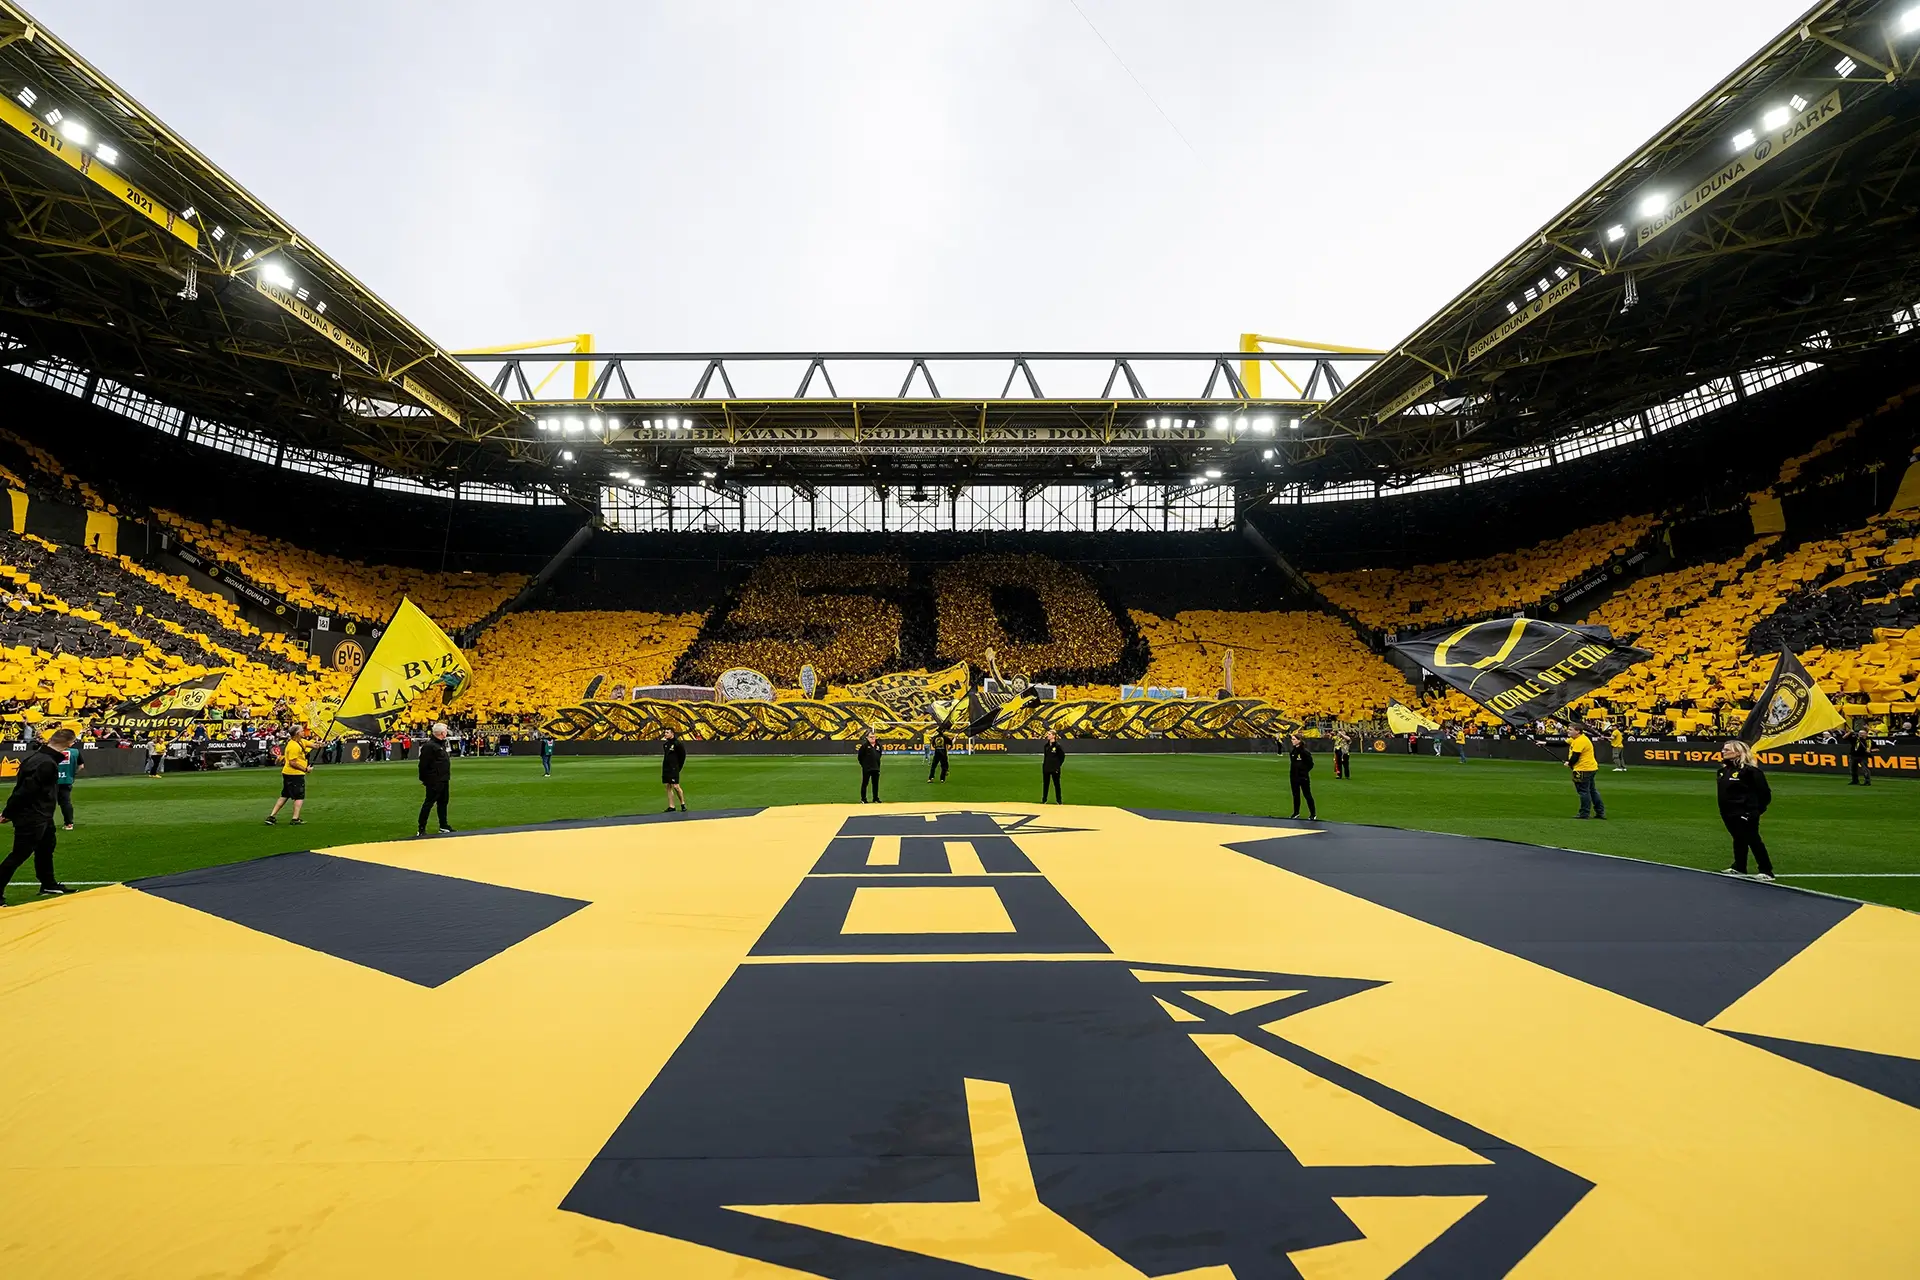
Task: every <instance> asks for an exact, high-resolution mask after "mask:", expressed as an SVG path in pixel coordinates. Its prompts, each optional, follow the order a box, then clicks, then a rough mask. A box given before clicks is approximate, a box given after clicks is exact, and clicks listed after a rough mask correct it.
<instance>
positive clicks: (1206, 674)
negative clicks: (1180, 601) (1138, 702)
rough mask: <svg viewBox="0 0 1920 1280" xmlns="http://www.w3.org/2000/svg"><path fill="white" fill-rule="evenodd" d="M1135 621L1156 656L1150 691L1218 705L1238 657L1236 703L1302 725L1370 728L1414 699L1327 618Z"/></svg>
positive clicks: (1185, 616) (1196, 616)
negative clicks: (1229, 657) (1247, 702)
mask: <svg viewBox="0 0 1920 1280" xmlns="http://www.w3.org/2000/svg"><path fill="white" fill-rule="evenodd" d="M1133 621H1134V625H1135V626H1137V627H1138V628H1139V630H1140V634H1141V636H1142V637H1143V638H1144V639H1145V640H1146V642H1147V644H1148V646H1149V648H1150V650H1151V652H1152V655H1153V658H1152V662H1151V664H1150V665H1149V666H1148V667H1147V673H1146V675H1145V676H1144V677H1143V678H1142V683H1144V684H1147V685H1152V686H1159V687H1162V688H1184V689H1186V690H1187V691H1188V693H1189V694H1190V695H1191V696H1193V697H1211V696H1213V694H1214V693H1215V692H1216V691H1217V690H1219V689H1220V688H1222V687H1223V686H1222V684H1221V680H1222V677H1223V675H1224V671H1223V667H1224V658H1225V656H1226V654H1227V653H1228V652H1229V651H1231V652H1232V654H1233V693H1234V695H1235V696H1237V697H1243V698H1261V699H1264V700H1265V701H1267V702H1270V703H1272V704H1273V705H1275V706H1277V707H1279V708H1281V709H1282V710H1284V711H1286V712H1287V713H1289V714H1290V715H1292V716H1294V717H1296V718H1298V719H1302V720H1332V721H1336V722H1340V723H1353V722H1360V721H1367V720H1371V719H1372V718H1374V717H1375V716H1377V715H1379V714H1380V713H1381V712H1382V711H1384V710H1385V708H1386V706H1387V704H1388V703H1389V702H1395V701H1399V702H1405V701H1408V700H1409V698H1410V695H1411V690H1410V688H1409V686H1408V683H1407V678H1406V676H1405V675H1403V674H1402V673H1401V672H1400V671H1399V670H1398V669H1396V668H1395V667H1394V666H1393V665H1392V664H1391V663H1389V662H1387V661H1386V659H1384V658H1382V657H1380V656H1379V655H1378V654H1376V653H1374V652H1373V651H1372V650H1370V649H1368V648H1367V646H1366V645H1365V644H1364V643H1363V642H1362V641H1361V640H1360V637H1359V636H1358V635H1356V634H1355V633H1354V631H1353V628H1351V627H1349V626H1348V625H1347V624H1346V623H1344V622H1342V621H1340V620H1339V619H1338V618H1333V617H1329V616H1328V615H1326V614H1324V613H1303V612H1302V613H1228V612H1224V611H1220V610H1196V611H1192V612H1187V613H1180V614H1176V615H1175V616H1174V617H1172V618H1159V617H1155V616H1154V615H1153V614H1150V613H1140V612H1135V613H1134V615H1133ZM1117 694H1118V691H1117V690H1116V691H1114V692H1113V693H1111V694H1109V695H1108V696H1117Z"/></svg>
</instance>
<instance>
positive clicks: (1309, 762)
mask: <svg viewBox="0 0 1920 1280" xmlns="http://www.w3.org/2000/svg"><path fill="white" fill-rule="evenodd" d="M1312 775H1313V752H1311V751H1309V750H1307V744H1306V742H1305V741H1303V740H1302V739H1301V737H1300V735H1299V734H1297V733H1296V734H1294V735H1293V737H1291V738H1289V739H1288V740H1287V785H1288V786H1289V787H1291V788H1292V789H1293V816H1294V817H1296V818H1297V817H1299V816H1300V801H1301V799H1302V798H1303V797H1304V798H1305V799H1306V802H1307V820H1308V821H1310V822H1318V821H1319V820H1320V812H1319V810H1317V809H1315V808H1314V807H1313V776H1312Z"/></svg>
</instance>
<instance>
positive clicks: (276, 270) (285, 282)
mask: <svg viewBox="0 0 1920 1280" xmlns="http://www.w3.org/2000/svg"><path fill="white" fill-rule="evenodd" d="M260 274H261V275H262V276H264V277H265V278H266V281H267V283H268V284H276V285H279V286H280V287H281V288H282V289H291V288H293V276H292V275H291V274H289V273H288V271H287V269H286V268H285V267H283V266H281V265H280V264H279V263H278V262H269V263H267V264H266V265H265V266H263V267H261V268H260Z"/></svg>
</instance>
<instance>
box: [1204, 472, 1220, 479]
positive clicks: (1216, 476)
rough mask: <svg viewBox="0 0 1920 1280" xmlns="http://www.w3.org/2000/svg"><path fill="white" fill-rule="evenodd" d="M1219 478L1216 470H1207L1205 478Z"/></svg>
mask: <svg viewBox="0 0 1920 1280" xmlns="http://www.w3.org/2000/svg"><path fill="white" fill-rule="evenodd" d="M1219 478H1220V473H1219V472H1218V471H1213V470H1209V471H1208V472H1207V479H1209V480H1218V479H1219Z"/></svg>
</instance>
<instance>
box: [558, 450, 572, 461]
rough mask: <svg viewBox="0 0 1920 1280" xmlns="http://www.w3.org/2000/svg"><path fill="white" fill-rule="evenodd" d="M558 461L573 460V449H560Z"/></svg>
mask: <svg viewBox="0 0 1920 1280" xmlns="http://www.w3.org/2000/svg"><path fill="white" fill-rule="evenodd" d="M560 461H562V462H572V461H573V450H571V449H562V450H561V451H560Z"/></svg>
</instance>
